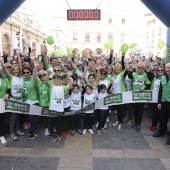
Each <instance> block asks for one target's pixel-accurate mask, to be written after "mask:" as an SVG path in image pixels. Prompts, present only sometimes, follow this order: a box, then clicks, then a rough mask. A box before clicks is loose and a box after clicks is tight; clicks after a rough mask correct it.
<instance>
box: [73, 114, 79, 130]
mask: <svg viewBox="0 0 170 170" xmlns="http://www.w3.org/2000/svg"><path fill="white" fill-rule="evenodd" d="M70 119H71V130H74V129H81V114H74V115H71V116H70Z"/></svg>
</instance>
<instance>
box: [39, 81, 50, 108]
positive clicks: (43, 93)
mask: <svg viewBox="0 0 170 170" xmlns="http://www.w3.org/2000/svg"><path fill="white" fill-rule="evenodd" d="M38 94H39V105H40V106H41V107H48V106H49V99H50V93H49V87H48V86H47V85H46V83H45V81H41V80H38Z"/></svg>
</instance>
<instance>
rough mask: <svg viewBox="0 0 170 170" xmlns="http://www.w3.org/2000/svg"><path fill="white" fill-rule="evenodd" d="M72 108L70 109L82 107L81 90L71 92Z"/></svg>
mask: <svg viewBox="0 0 170 170" xmlns="http://www.w3.org/2000/svg"><path fill="white" fill-rule="evenodd" d="M70 103H71V108H70V110H79V109H81V103H82V102H81V92H78V93H73V92H71V100H70Z"/></svg>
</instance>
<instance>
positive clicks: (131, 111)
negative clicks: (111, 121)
mask: <svg viewBox="0 0 170 170" xmlns="http://www.w3.org/2000/svg"><path fill="white" fill-rule="evenodd" d="M127 111H128V120H132V119H133V104H132V103H129V104H127Z"/></svg>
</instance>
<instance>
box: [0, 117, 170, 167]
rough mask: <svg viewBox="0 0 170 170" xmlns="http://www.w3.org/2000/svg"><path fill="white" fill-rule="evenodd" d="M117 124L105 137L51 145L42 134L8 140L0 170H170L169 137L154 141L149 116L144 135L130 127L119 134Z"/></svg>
mask: <svg viewBox="0 0 170 170" xmlns="http://www.w3.org/2000/svg"><path fill="white" fill-rule="evenodd" d="M115 120H116V119H115V116H113V117H112V118H111V120H110V122H109V123H108V128H107V133H105V134H103V135H102V136H97V135H96V134H94V135H93V136H92V135H90V134H89V133H87V135H85V136H81V135H78V134H76V135H75V136H74V137H72V136H68V137H66V138H65V139H64V140H63V141H57V142H52V141H51V139H50V137H45V136H44V134H43V131H42V130H39V131H38V136H37V137H36V138H35V139H34V140H28V139H27V135H25V136H24V137H19V140H18V141H16V142H14V141H11V140H10V139H9V138H8V139H7V140H8V143H7V144H6V145H5V146H4V145H0V170H168V168H169V170H170V146H167V145H166V140H167V139H168V137H167V136H166V137H165V138H159V139H157V138H153V137H152V134H153V133H152V132H150V131H149V125H150V120H149V118H148V115H146V114H145V118H144V121H143V123H142V131H141V133H137V132H136V131H135V130H134V129H132V128H131V127H130V126H128V125H126V126H125V125H124V126H123V127H122V130H121V131H118V130H117V128H116V127H113V126H112V123H113V122H114V121H115ZM39 129H40V128H39ZM27 131H28V130H25V132H26V133H27Z"/></svg>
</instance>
